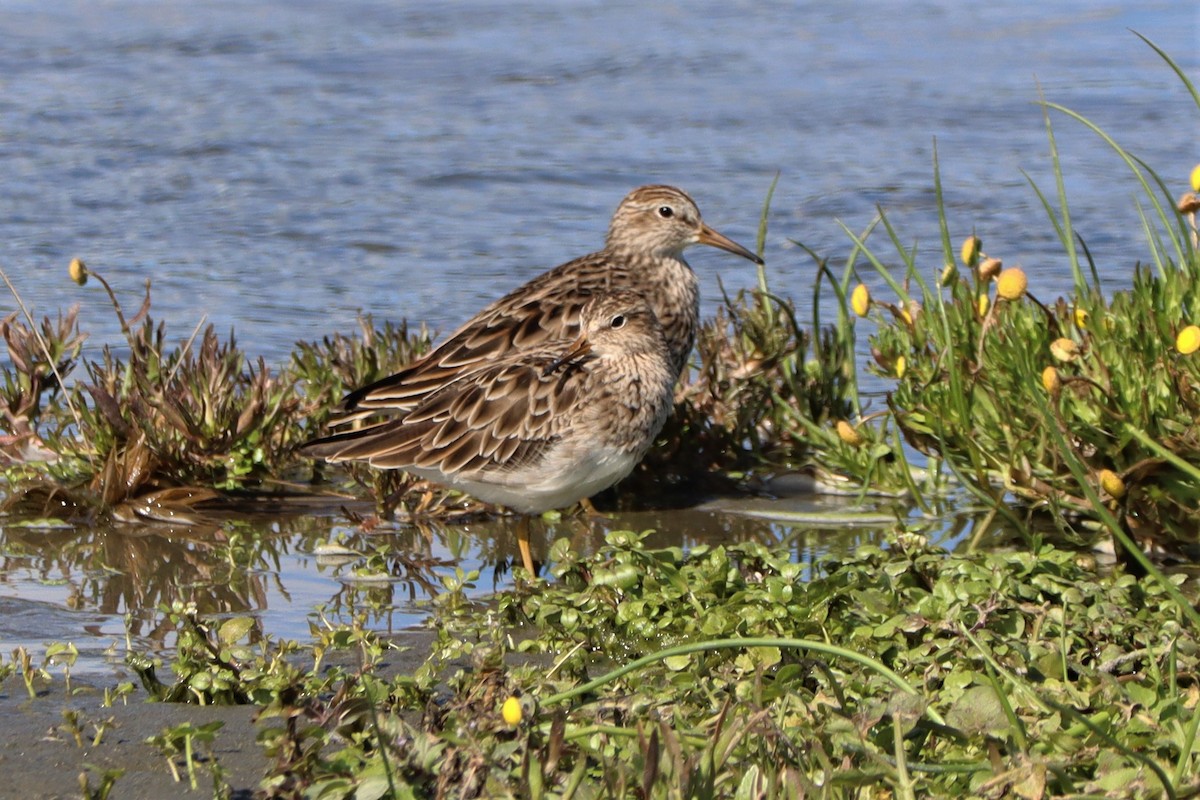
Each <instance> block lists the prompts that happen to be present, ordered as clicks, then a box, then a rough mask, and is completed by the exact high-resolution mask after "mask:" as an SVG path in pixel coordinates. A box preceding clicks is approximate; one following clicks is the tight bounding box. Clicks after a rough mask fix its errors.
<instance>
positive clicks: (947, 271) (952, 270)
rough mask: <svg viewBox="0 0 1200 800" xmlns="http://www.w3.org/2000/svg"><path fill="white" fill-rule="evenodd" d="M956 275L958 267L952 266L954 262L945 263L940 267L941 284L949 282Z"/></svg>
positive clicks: (944, 284)
mask: <svg viewBox="0 0 1200 800" xmlns="http://www.w3.org/2000/svg"><path fill="white" fill-rule="evenodd" d="M957 275H958V267H956V266H954V264H947V265H946V266H944V267H942V286H946V285H947V284H949V283H950V281H952V280H954V278H955V276H957Z"/></svg>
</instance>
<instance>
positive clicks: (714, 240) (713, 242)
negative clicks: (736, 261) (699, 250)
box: [696, 222, 763, 266]
mask: <svg viewBox="0 0 1200 800" xmlns="http://www.w3.org/2000/svg"><path fill="white" fill-rule="evenodd" d="M696 242H697V243H698V244H707V245H710V246H712V247H719V248H721V249H722V250H724V251H726V252H728V253H733V254H734V255H735V256H741V257H742V258H747V259H749V260H751V261H753V262H754V263H755V264H758V265H759V266H761V265H762V264H763V260H762V259H761V258H759V257H758V256H756V255H755V254H754V253H752V252H750V251H749V250H747V249H746V248H744V247H742V246H741V245H740V244H738V243H737V242H735V241H734V240H733V239H730V238H729V237H728V236H726V235H725V234H723V233H717V232H716V231H714V230H713V229H712V228H710V227H708V226H707V225H705V224H704V223H703V222H702V223H700V235H699V236H697V237H696Z"/></svg>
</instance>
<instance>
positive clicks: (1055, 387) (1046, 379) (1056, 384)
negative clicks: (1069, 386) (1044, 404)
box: [1042, 367, 1062, 395]
mask: <svg viewBox="0 0 1200 800" xmlns="http://www.w3.org/2000/svg"><path fill="white" fill-rule="evenodd" d="M1042 386H1044V387H1046V391H1047V392H1049V393H1050V394H1055V395H1056V394H1058V393H1059V392H1060V391H1062V378H1061V377H1060V376H1059V374H1058V370H1056V369H1055V368H1054V367H1046V368H1045V369H1044V370H1042Z"/></svg>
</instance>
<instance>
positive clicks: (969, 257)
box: [959, 234, 983, 267]
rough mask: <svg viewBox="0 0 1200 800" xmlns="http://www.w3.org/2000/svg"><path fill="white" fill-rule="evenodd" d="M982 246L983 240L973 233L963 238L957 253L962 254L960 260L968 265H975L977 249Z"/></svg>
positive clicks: (977, 257) (977, 255)
mask: <svg viewBox="0 0 1200 800" xmlns="http://www.w3.org/2000/svg"><path fill="white" fill-rule="evenodd" d="M982 247H983V242H981V241H980V240H979V237H978V236H975V235H974V234H972V235H970V236H968V237H967V238H966V239H963V243H962V250H961V251H960V252H959V255H960V256H962V262H963V263H964V264H966V265H967V266H968V267H973V266H975V262H976V261H977V260H978V259H979V251H980V249H981V248H982Z"/></svg>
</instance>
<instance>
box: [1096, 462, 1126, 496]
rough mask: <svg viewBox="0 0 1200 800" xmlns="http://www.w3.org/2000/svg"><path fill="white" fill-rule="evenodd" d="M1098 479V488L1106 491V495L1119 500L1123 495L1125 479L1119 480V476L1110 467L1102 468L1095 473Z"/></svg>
mask: <svg viewBox="0 0 1200 800" xmlns="http://www.w3.org/2000/svg"><path fill="white" fill-rule="evenodd" d="M1097 477H1098V478H1099V479H1100V488H1101V489H1103V490H1104V491H1105V492H1107V493H1108V496H1109V497H1111V498H1112V499H1114V500H1120V499H1121V498H1122V497H1124V496H1125V481H1123V480H1121V476H1120V475H1118V474H1117V473H1115V472H1113V471H1112V470H1111V469H1102V470H1100V472H1098V473H1097Z"/></svg>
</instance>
